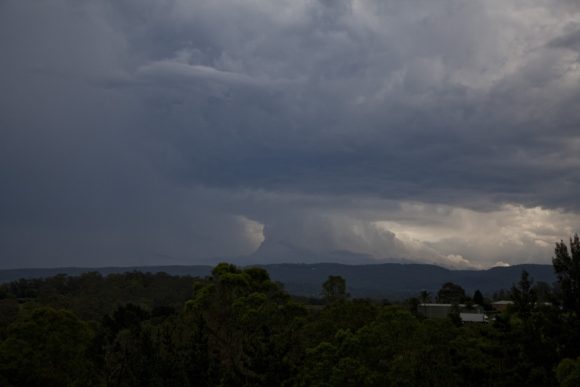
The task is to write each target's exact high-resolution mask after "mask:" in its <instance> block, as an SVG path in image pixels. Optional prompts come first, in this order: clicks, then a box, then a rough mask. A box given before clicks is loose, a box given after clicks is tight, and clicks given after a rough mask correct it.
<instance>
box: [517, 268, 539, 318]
mask: <svg viewBox="0 0 580 387" xmlns="http://www.w3.org/2000/svg"><path fill="white" fill-rule="evenodd" d="M533 283H534V280H532V279H530V275H529V274H528V272H527V271H525V270H523V271H522V276H521V278H520V281H519V282H518V285H517V286H516V285H514V286H512V300H513V301H514V310H515V311H516V313H517V314H518V315H519V316H520V317H521V318H522V319H524V320H525V319H527V318H529V317H530V315H531V313H532V309H533V308H534V306H535V305H536V302H537V297H536V292H535V290H534V289H533V287H532V285H533Z"/></svg>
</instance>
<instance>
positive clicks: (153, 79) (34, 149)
mask: <svg viewBox="0 0 580 387" xmlns="http://www.w3.org/2000/svg"><path fill="white" fill-rule="evenodd" d="M579 12H580V7H578V6H577V3H576V2H573V1H556V2H554V1H539V0H538V1H525V2H522V1H517V0H513V1H472V2H462V1H444V2H432V1H416V2H400V1H371V0H368V1H356V0H353V1H322V0H320V1H313V0H310V1H306V0H305V1H277V2H266V1H258V0H254V1H247V2H238V1H233V0H229V1H226V0H212V1H205V0H203V1H202V0H200V1H140V2H135V1H115V2H105V1H103V2H97V3H95V2H84V1H81V2H78V1H66V0H59V1H53V2H44V3H39V2H32V1H4V2H2V3H0V49H1V51H2V55H0V67H1V68H2V71H1V74H0V82H1V84H2V91H1V92H0V106H1V107H0V113H1V114H0V126H1V128H2V132H1V133H0V140H1V142H0V151H1V154H0V161H1V164H2V166H1V167H0V178H1V179H2V187H3V189H2V192H3V194H2V196H3V197H2V200H1V201H0V209H1V210H2V213H3V216H2V219H1V220H0V229H1V230H2V231H3V233H2V234H3V236H1V237H0V243H1V245H0V246H1V247H2V253H1V257H2V258H1V259H2V261H1V262H0V266H18V262H22V265H37V266H38V265H43V264H46V265H54V264H91V263H95V264H97V263H100V262H102V263H105V264H112V263H126V264H132V263H153V262H156V261H157V260H161V261H163V260H164V259H168V261H167V262H169V261H171V262H172V263H187V262H189V261H190V260H192V259H199V258H202V257H213V256H236V255H244V254H248V253H251V252H252V251H253V250H255V249H256V248H257V245H259V243H260V241H261V239H260V238H259V237H256V236H255V234H256V233H258V234H259V230H258V231H256V230H255V228H254V226H255V224H253V223H252V221H250V219H253V220H254V221H257V222H258V224H262V225H264V231H263V233H264V236H265V237H266V241H267V242H268V243H267V244H266V243H265V245H264V246H265V247H263V248H262V250H261V251H262V252H263V251H264V250H266V251H267V249H266V248H270V247H269V246H272V241H274V240H276V241H282V242H283V244H285V245H287V246H288V245H292V246H298V247H299V248H301V249H303V250H304V251H310V252H312V251H326V250H333V251H334V250H352V251H356V252H361V253H363V254H369V255H372V256H378V258H387V257H401V258H411V259H422V260H425V259H427V257H431V258H430V259H432V260H437V259H439V258H441V257H447V256H448V255H449V256H452V257H455V256H457V255H461V254H462V252H464V253H465V254H467V253H466V252H469V254H468V255H469V256H470V259H471V260H473V261H479V262H484V261H485V260H486V259H487V260H488V261H489V260H493V259H496V258H498V257H499V256H500V255H501V254H502V253H500V252H497V253H494V254H491V255H490V256H489V257H488V258H483V257H484V256H485V254H486V253H485V250H486V249H485V248H484V247H478V248H475V249H473V248H472V249H470V248H467V247H466V244H465V243H462V242H461V240H462V239H461V238H464V236H462V237H460V238H459V239H460V240H459V241H456V240H454V239H453V238H448V239H447V240H446V241H447V243H448V245H449V246H453V247H452V248H446V247H445V246H443V242H433V241H431V242H429V243H427V242H428V241H419V242H420V243H419V244H420V246H419V247H417V245H416V244H415V245H413V244H412V243H411V242H409V240H407V242H404V241H402V240H400V239H399V238H398V236H399V234H400V235H403V234H404V230H400V231H399V234H397V233H396V232H395V233H394V234H393V233H392V232H390V231H389V230H388V228H386V226H385V227H383V228H377V226H376V224H375V223H373V222H379V221H385V222H389V221H391V222H393V221H394V219H395V218H396V217H398V216H401V210H400V208H404V207H405V205H401V204H400V203H401V202H404V203H408V202H416V203H425V205H426V206H435V207H436V206H444V207H446V208H454V207H460V208H470V209H471V210H476V211H483V212H484V213H489V214H493V213H494V211H496V215H497V213H501V214H504V215H505V213H504V212H505V211H507V212H509V211H511V210H509V211H508V210H505V208H506V207H505V205H516V206H517V205H523V206H525V207H534V206H541V207H543V208H545V209H552V210H555V211H560V210H557V209H562V210H561V212H558V213H559V214H562V215H561V216H564V215H565V212H570V213H577V212H578V209H579V207H578V200H577V197H578V193H579V192H580V177H579V176H580V175H579V174H578V172H577V171H578V167H580V156H579V155H580V128H579V125H580V109H578V108H577V106H578V102H579V101H580V95H579V94H580V87H579V82H580V63H579V49H578V47H579V45H578V42H579V41H580V39H579V36H580V35H579V32H580V13H579ZM208 192H210V193H208ZM216 192H219V194H216ZM244 192H245V193H244ZM287 197H297V198H299V199H297V200H296V201H295V202H294V203H293V204H292V205H291V206H289V205H288V203H286V202H285V201H286V200H287V199H281V198H287ZM321 198H322V199H321ZM361 202H364V203H366V205H361V204H360V203H361ZM309 203H316V205H311V204H309ZM377 206H378V207H379V208H376V207H377ZM401 206H402V207H401ZM429 208H430V207H429ZM290 209H291V210H290ZM502 211H504V212H502ZM562 211H563V212H562ZM373 212H375V213H378V214H380V216H378V215H377V216H375V217H373V216H369V215H368V214H369V213H373ZM407 215H408V214H407ZM433 216H435V215H433V214H431V213H427V212H425V213H423V214H422V215H421V216H419V219H416V220H415V221H414V223H413V224H414V225H415V226H416V225H417V224H423V223H428V222H429V221H430V220H429V219H431V218H432V217H433ZM497 216H500V215H497ZM508 218H509V216H508ZM510 219H511V218H510ZM550 219H551V220H552V221H554V222H556V221H555V220H553V219H552V218H550ZM558 219H559V220H558V222H559V221H560V217H558ZM558 222H556V223H558ZM574 222H575V220H569V219H567V220H566V221H565V224H566V225H567V227H568V226H570V225H574V224H575V223H574ZM403 223H404V222H403ZM398 224H402V223H398ZM558 224H560V223H558ZM561 224H564V223H561ZM394 227H395V228H396V227H397V226H394ZM408 227H411V226H409V225H408ZM258 228H259V227H258ZM299 230H312V233H313V235H318V237H316V238H314V239H315V240H314V241H312V240H310V239H308V238H307V237H306V236H305V235H302V233H300V232H298V231H299ZM381 230H382V231H381ZM395 234H397V235H395ZM301 235H302V236H301ZM534 235H535V234H534ZM256 238H257V239H256ZM530 240H531V242H530V243H529V245H530V246H534V243H536V242H534V240H535V239H534V238H531V239H530ZM542 240H543V239H542ZM490 243H491V242H490ZM538 243H539V242H538ZM536 245H537V243H536ZM526 246H527V245H526ZM450 249H452V250H453V251H451V250H450ZM512 250H514V251H516V250H517V249H515V248H514V249H511V247H510V246H509V245H508V246H506V253H505V254H506V255H509V254H510V252H511V251H512ZM381 251H388V252H387V253H384V254H381V253H380V252H381ZM530 251H531V247H530V248H529V249H528V248H526V249H524V250H523V252H520V253H518V254H519V255H518V257H519V258H518V259H522V260H525V259H529V257H530ZM270 253H271V254H274V253H275V252H274V251H271V252H270ZM280 254H281V255H284V254H285V253H284V254H282V253H280ZM143 257H152V258H143ZM163 257H171V258H170V259H169V258H163ZM282 258H284V259H288V258H287V257H280V259H282ZM450 259H453V258H450ZM488 261H485V264H489V263H490V262H488ZM491 263H493V262H491Z"/></svg>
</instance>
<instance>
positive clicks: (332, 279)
mask: <svg viewBox="0 0 580 387" xmlns="http://www.w3.org/2000/svg"><path fill="white" fill-rule="evenodd" d="M322 291H323V295H324V298H325V299H326V300H327V301H330V302H332V301H336V300H342V299H345V298H346V297H347V294H346V280H345V279H344V278H342V277H341V276H339V275H330V276H328V279H327V280H326V281H324V283H323V284H322Z"/></svg>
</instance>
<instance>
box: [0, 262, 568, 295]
mask: <svg viewBox="0 0 580 387" xmlns="http://www.w3.org/2000/svg"><path fill="white" fill-rule="evenodd" d="M247 266H257V267H262V268H264V269H266V270H267V271H268V272H269V273H270V277H271V278H272V279H273V280H275V281H278V282H280V283H282V284H283V285H284V287H285V289H286V290H287V291H288V292H289V293H290V294H294V295H299V296H307V297H318V296H320V289H321V285H322V283H323V282H324V281H325V280H326V279H327V278H328V276H329V275H340V276H342V277H344V278H345V279H346V282H347V287H348V292H349V293H350V294H351V295H352V296H353V297H370V298H392V299H400V298H405V297H410V296H416V295H417V294H418V293H419V292H420V291H422V290H427V291H429V292H431V293H432V294H435V293H436V292H437V290H438V289H439V288H440V287H441V285H442V284H444V283H445V282H454V283H456V284H458V285H460V286H462V287H463V288H464V289H465V290H466V291H467V293H473V292H474V291H475V290H476V289H479V290H480V291H482V292H484V293H487V294H490V293H492V292H494V291H498V290H500V289H509V288H510V287H511V286H512V284H514V283H516V282H517V281H518V280H519V278H520V275H521V272H522V270H526V271H527V272H528V273H529V274H530V277H531V278H533V279H535V281H542V282H547V283H548V284H552V283H553V282H555V281H556V276H555V274H554V271H553V268H552V266H551V265H542V264H522V265H514V266H509V267H493V268H490V269H486V270H467V269H462V270H452V269H448V268H444V267H441V266H437V265H432V264H421V263H375V264H360V265H356V264H343V263H332V262H322V263H276V264H258V265H247ZM211 270H212V266H209V265H168V266H126V267H113V266H110V267H100V268H98V267H97V268H94V267H62V268H29V269H3V270H0V283H3V282H10V281H14V280H18V279H20V278H28V279H30V278H45V277H50V276H54V275H57V274H66V275H71V276H76V275H81V274H83V273H86V272H91V271H96V272H99V273H101V274H102V275H108V274H113V273H124V272H131V271H141V272H151V273H157V272H165V273H167V274H170V275H191V276H194V277H205V276H208V275H209V274H210V273H211Z"/></svg>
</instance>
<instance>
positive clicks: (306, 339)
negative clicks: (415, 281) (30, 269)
mask: <svg viewBox="0 0 580 387" xmlns="http://www.w3.org/2000/svg"><path fill="white" fill-rule="evenodd" d="M558 249H560V250H558ZM562 251H563V250H562V247H561V245H558V247H557V250H556V254H557V256H558V257H565V255H564V254H563V253H562ZM573 251H576V250H573ZM573 254H574V253H573ZM570 261H572V257H570ZM569 263H570V262H569ZM566 267H571V266H566ZM569 277H570V278H569ZM571 277H573V275H571V274H570V273H567V272H564V271H563V272H562V277H561V281H567V280H568V279H570V280H572V278H571ZM538 285H539V284H537V285H535V286H534V283H533V280H532V279H531V278H530V277H529V275H528V274H527V273H526V272H523V273H522V276H521V279H520V281H519V282H518V283H516V284H514V286H513V288H512V290H511V292H510V293H509V294H506V296H511V298H512V299H513V301H514V306H513V307H512V308H508V309H507V310H505V311H503V312H495V314H494V313H491V314H490V323H489V324H468V323H465V324H464V323H462V322H461V319H456V320H452V319H446V318H442V319H425V318H423V317H421V316H417V315H416V313H415V312H416V309H415V308H413V305H416V303H417V302H419V301H420V300H418V299H416V300H415V301H414V302H403V303H399V304H396V305H391V304H389V303H387V302H380V301H378V300H366V299H350V298H348V297H347V296H346V295H347V294H346V283H345V281H344V279H342V278H341V277H339V276H333V277H331V278H329V279H328V280H327V281H326V282H325V283H324V284H321V286H322V289H323V291H324V297H325V298H326V300H327V301H328V302H326V303H322V302H316V303H307V304H305V303H303V302H299V301H297V300H296V299H294V298H292V297H291V296H290V295H288V294H287V293H286V292H285V291H284V290H283V289H282V288H281V286H280V285H279V284H277V283H275V282H273V281H272V280H271V279H270V277H269V275H268V273H267V272H266V271H265V270H263V269H261V268H253V267H248V268H240V267H237V266H234V265H231V264H227V263H222V264H219V265H217V266H216V267H215V268H214V270H213V272H212V274H211V276H209V277H207V278H205V279H194V278H191V277H171V276H167V275H163V274H157V275H153V274H142V273H127V274H124V275H118V274H117V275H111V276H107V277H102V276H100V275H97V274H94V273H93V274H87V275H83V276H81V277H70V278H69V277H66V276H57V277H53V278H49V279H45V280H26V281H24V280H21V281H16V282H13V283H9V284H5V285H0V290H1V291H2V295H3V299H2V300H0V312H1V313H0V385H2V386H240V387H241V386H357V387H359V386H360V387H366V386H369V387H374V386H377V387H378V386H409V387H411V386H413V387H414V386H441V387H453V386H462V387H463V386H505V387H508V386H510V387H513V386H542V387H543V386H558V385H561V386H576V385H578V380H580V376H579V375H580V360H578V359H579V358H580V345H579V343H580V333H579V332H580V329H579V328H580V322H579V320H578V318H577V314H576V313H575V311H574V309H573V308H572V307H571V305H573V304H570V301H568V303H567V304H566V305H567V308H566V309H565V310H562V309H560V308H559V307H558V306H557V303H558V302H559V300H558V299H557V296H558V295H559V294H562V296H563V297H564V294H563V290H562V292H560V291H559V287H556V288H555V289H552V288H551V287H550V285H548V284H541V286H538ZM560 286H561V285H560ZM184 287H187V288H188V290H187V294H184ZM565 287H566V286H564V288H565ZM566 289H567V290H568V291H570V290H573V289H574V286H572V285H571V286H570V287H569V288H566ZM540 290H541V292H542V294H544V295H545V297H547V298H553V299H554V304H551V303H545V302H537V299H536V295H537V294H539V293H540ZM437 296H438V297H437V298H438V300H439V301H440V302H447V303H453V304H457V303H459V302H461V301H464V300H466V297H465V292H464V291H463V289H461V287H459V286H458V285H455V284H452V283H446V284H444V285H443V287H442V288H441V290H440V291H439V292H438V294H437ZM480 296H481V297H480ZM565 297H570V295H567V296H565ZM429 298H430V295H429V293H427V292H424V293H423V294H422V296H421V299H422V300H426V299H429ZM475 300H477V302H480V300H483V301H481V302H484V301H485V300H484V298H483V295H481V294H479V295H477V292H476V293H475V294H474V301H475Z"/></svg>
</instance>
